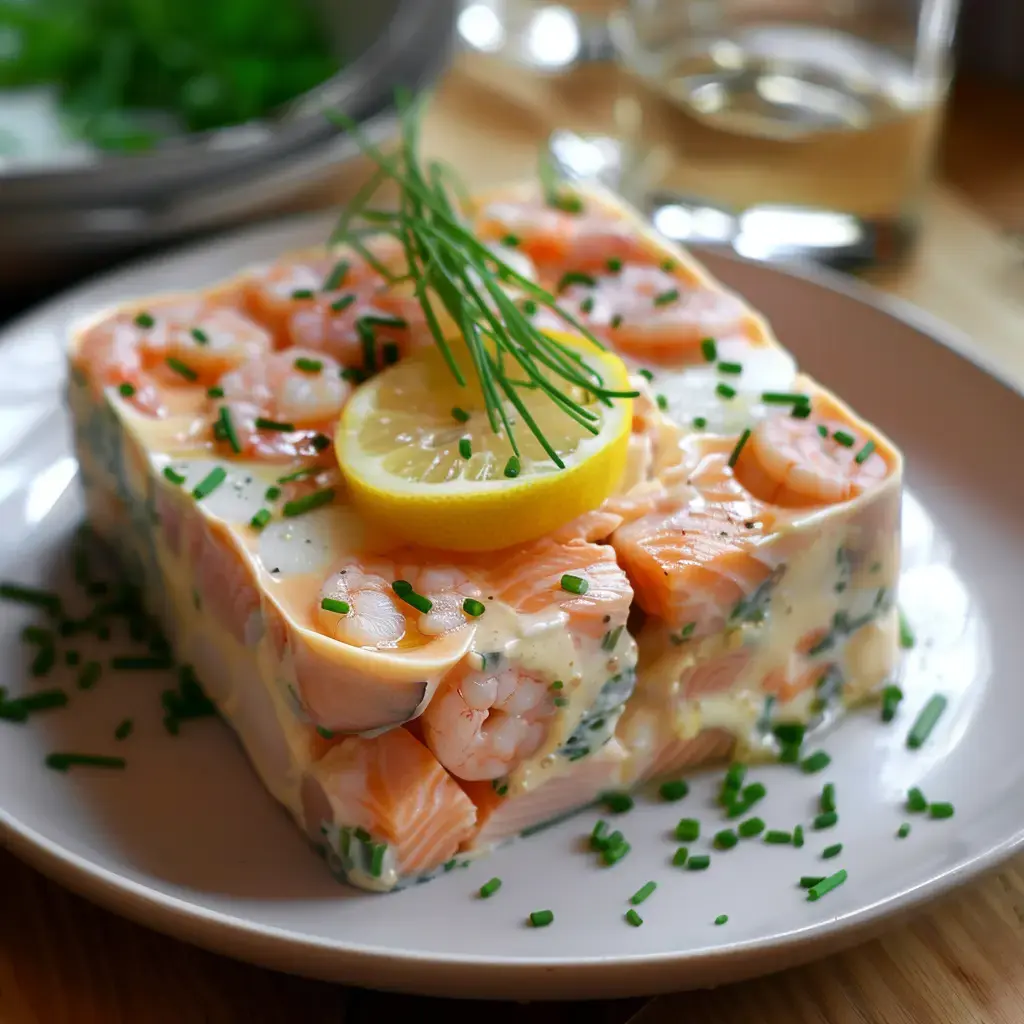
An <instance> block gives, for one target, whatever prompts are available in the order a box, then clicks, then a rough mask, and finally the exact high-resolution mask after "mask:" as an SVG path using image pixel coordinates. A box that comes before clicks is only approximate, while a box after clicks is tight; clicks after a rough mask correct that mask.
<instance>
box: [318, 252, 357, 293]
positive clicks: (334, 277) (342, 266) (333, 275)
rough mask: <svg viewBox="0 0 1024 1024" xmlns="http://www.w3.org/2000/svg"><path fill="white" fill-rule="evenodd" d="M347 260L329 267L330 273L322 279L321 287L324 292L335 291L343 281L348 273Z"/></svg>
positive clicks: (339, 261)
mask: <svg viewBox="0 0 1024 1024" xmlns="http://www.w3.org/2000/svg"><path fill="white" fill-rule="evenodd" d="M349 266H350V265H349V262H348V260H338V262H337V263H335V264H334V266H333V267H331V272H330V273H329V274H328V275H327V277H325V278H324V283H323V285H322V286H321V287H322V290H323V291H325V292H334V291H337V290H338V289H339V288H340V287H341V286H342V284H343V283H344V281H345V277H346V276H347V275H348V272H349Z"/></svg>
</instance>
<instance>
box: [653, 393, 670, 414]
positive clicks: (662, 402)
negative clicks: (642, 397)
mask: <svg viewBox="0 0 1024 1024" xmlns="http://www.w3.org/2000/svg"><path fill="white" fill-rule="evenodd" d="M654 401H655V402H656V403H657V406H658V408H659V409H660V410H661V411H662V412H665V410H666V409H668V399H667V398H666V397H665V396H664V395H655V396H654Z"/></svg>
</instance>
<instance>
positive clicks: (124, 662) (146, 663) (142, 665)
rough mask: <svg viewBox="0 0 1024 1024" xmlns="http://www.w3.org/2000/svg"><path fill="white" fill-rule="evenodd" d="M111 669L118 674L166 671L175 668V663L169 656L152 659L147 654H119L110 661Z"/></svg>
mask: <svg viewBox="0 0 1024 1024" xmlns="http://www.w3.org/2000/svg"><path fill="white" fill-rule="evenodd" d="M110 667H111V668H112V669H114V671H116V672H130V671H141V670H146V671H150V670H152V671H166V670H167V669H169V668H174V662H173V660H172V659H171V658H170V657H168V656H167V655H160V656H153V657H150V656H147V655H145V654H143V655H134V654H118V655H115V656H114V657H113V658H111V659H110Z"/></svg>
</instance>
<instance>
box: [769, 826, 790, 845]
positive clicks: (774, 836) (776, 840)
mask: <svg viewBox="0 0 1024 1024" xmlns="http://www.w3.org/2000/svg"><path fill="white" fill-rule="evenodd" d="M764 841H765V842H766V843H771V844H773V845H775V846H783V845H787V844H789V843H792V842H793V833H792V832H784V831H782V830H781V829H777V828H773V829H769V830H768V831H767V832H765V834H764Z"/></svg>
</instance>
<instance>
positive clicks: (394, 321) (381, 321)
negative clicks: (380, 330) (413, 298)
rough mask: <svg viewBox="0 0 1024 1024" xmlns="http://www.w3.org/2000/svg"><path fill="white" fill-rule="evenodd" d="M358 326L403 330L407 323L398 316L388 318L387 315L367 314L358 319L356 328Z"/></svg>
mask: <svg viewBox="0 0 1024 1024" xmlns="http://www.w3.org/2000/svg"><path fill="white" fill-rule="evenodd" d="M359 324H365V325H366V326H367V327H395V328H398V329H399V330H404V329H405V328H406V327H408V326H409V321H408V320H405V319H403V318H402V317H400V316H390V315H388V314H387V313H368V314H367V315H366V316H361V317H360V318H359V320H358V322H357V325H356V326H357V327H358V325H359Z"/></svg>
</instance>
